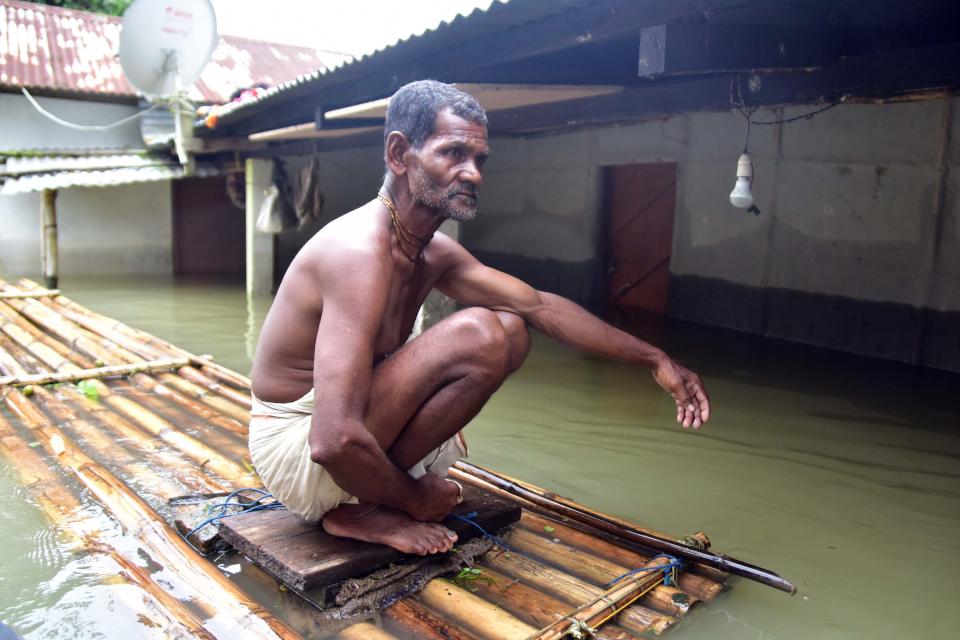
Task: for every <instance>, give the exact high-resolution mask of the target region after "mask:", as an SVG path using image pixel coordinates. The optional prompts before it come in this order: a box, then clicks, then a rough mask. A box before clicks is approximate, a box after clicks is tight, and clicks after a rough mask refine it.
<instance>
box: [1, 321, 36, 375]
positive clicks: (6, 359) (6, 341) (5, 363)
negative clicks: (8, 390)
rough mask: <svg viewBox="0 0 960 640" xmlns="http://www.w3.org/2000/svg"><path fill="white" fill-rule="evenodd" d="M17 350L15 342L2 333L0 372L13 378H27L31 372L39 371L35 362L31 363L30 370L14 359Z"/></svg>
mask: <svg viewBox="0 0 960 640" xmlns="http://www.w3.org/2000/svg"><path fill="white" fill-rule="evenodd" d="M0 319H2V318H0ZM15 350H17V348H16V346H15V345H14V343H13V341H12V340H10V338H8V337H7V336H6V335H4V334H3V333H0V371H3V372H4V373H5V374H8V375H11V376H26V375H30V370H34V371H36V370H37V368H38V367H37V366H36V363H35V362H31V363H30V366H29V368H28V367H27V366H25V365H24V364H21V363H20V362H19V361H18V360H17V359H16V358H14V357H13V352H14V351H15ZM31 357H32V356H31Z"/></svg>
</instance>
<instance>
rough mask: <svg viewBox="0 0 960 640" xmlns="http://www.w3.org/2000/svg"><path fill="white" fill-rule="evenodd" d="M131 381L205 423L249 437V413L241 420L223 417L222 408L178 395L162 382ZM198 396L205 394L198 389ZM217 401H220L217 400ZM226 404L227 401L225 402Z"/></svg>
mask: <svg viewBox="0 0 960 640" xmlns="http://www.w3.org/2000/svg"><path fill="white" fill-rule="evenodd" d="M131 380H132V381H133V383H134V384H135V385H137V386H138V387H140V388H142V389H145V390H147V391H149V392H150V393H153V394H155V395H157V396H160V397H163V398H165V399H167V400H169V401H170V402H173V403H176V404H178V405H180V406H181V407H182V408H183V409H184V410H186V411H188V412H189V413H192V414H194V415H197V416H199V417H200V418H202V419H203V420H204V421H205V422H207V423H209V424H215V425H217V426H218V427H220V428H221V429H224V430H225V431H229V432H231V433H235V434H237V435H241V436H246V435H247V422H248V420H249V413H248V412H241V413H240V418H237V417H234V416H232V415H230V414H227V415H226V416H225V415H223V413H225V412H224V411H216V410H215V408H217V409H218V408H220V407H218V406H217V405H216V404H212V403H209V400H208V404H202V403H200V402H197V401H196V400H194V399H193V398H190V397H188V395H185V394H183V393H178V392H177V391H174V390H173V389H171V388H170V387H168V386H167V385H165V384H164V383H162V382H158V381H157V380H155V379H153V378H152V377H150V376H145V375H137V376H133V377H131ZM198 394H199V395H200V396H201V397H202V396H203V395H204V394H203V392H202V390H199V389H198ZM215 400H218V401H219V400H220V399H219V398H215ZM223 402H224V403H226V404H229V403H227V402H226V401H225V400H224V401H223Z"/></svg>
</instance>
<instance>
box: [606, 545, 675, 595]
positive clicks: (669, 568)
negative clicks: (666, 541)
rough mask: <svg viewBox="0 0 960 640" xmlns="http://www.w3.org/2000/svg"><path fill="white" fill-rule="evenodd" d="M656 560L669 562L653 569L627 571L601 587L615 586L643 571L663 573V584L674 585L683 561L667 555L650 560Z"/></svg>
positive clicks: (643, 568) (662, 554)
mask: <svg viewBox="0 0 960 640" xmlns="http://www.w3.org/2000/svg"><path fill="white" fill-rule="evenodd" d="M658 558H666V559H667V560H669V561H670V562H668V563H667V564H660V565H657V566H655V567H640V568H639V569H634V570H632V571H627V572H626V573H625V574H623V575H622V576H617V577H616V578H614V579H613V580H611V581H610V582H608V583H607V584H605V585H603V586H604V587H612V586H613V585H615V584H617V583H618V582H620V581H621V580H623V579H624V578H629V577H630V576H633V575H636V574H638V573H643V572H645V571H663V584H665V585H666V586H668V587H669V586H670V585H672V584H676V582H677V571H679V570H680V569H682V568H683V561H682V560H680V559H679V558H675V557H673V556H671V555H669V554H666V553H661V554H660V555H657V556H654V557H652V558H650V560H651V561H652V560H657V559H658Z"/></svg>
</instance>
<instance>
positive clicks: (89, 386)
mask: <svg viewBox="0 0 960 640" xmlns="http://www.w3.org/2000/svg"><path fill="white" fill-rule="evenodd" d="M77 389H79V390H80V391H81V393H83V395H85V396H87V397H88V398H90V399H91V400H99V399H100V391H99V390H98V389H97V383H96V382H94V381H93V380H81V381H80V382H78V383H77Z"/></svg>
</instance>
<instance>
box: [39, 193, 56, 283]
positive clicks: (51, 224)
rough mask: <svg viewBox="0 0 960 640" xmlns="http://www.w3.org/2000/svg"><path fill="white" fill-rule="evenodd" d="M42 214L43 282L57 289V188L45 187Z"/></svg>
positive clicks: (41, 253)
mask: <svg viewBox="0 0 960 640" xmlns="http://www.w3.org/2000/svg"><path fill="white" fill-rule="evenodd" d="M40 215H41V218H42V224H43V229H42V232H43V233H42V235H41V238H42V241H41V243H40V256H41V257H40V260H41V263H42V265H43V282H44V284H45V285H46V287H47V289H56V288H57V280H58V279H59V274H58V270H59V259H58V257H59V252H58V250H57V190H56V189H44V190H43V193H42V194H41V206H40Z"/></svg>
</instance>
